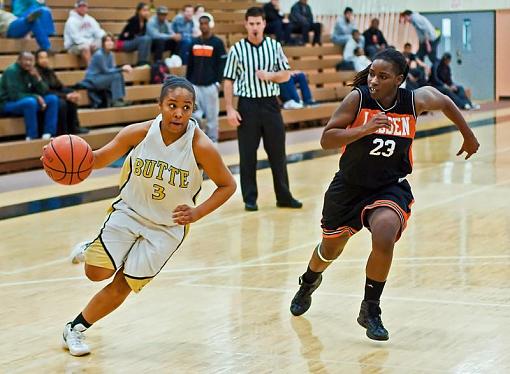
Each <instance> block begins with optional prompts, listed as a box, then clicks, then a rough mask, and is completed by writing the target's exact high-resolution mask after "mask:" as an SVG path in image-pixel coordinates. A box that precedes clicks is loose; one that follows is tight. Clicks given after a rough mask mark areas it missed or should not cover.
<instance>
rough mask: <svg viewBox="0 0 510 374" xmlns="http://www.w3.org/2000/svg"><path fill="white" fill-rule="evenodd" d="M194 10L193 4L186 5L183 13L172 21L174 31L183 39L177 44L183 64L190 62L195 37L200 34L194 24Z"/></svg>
mask: <svg viewBox="0 0 510 374" xmlns="http://www.w3.org/2000/svg"><path fill="white" fill-rule="evenodd" d="M194 11H195V10H194V9H193V6H192V5H185V6H184V7H183V8H182V13H180V14H178V15H176V16H175V17H174V19H173V21H172V28H173V30H174V32H175V33H177V34H180V35H181V40H180V41H179V43H178V44H177V53H178V54H179V56H180V58H181V59H182V63H183V65H187V64H188V58H189V54H190V48H191V43H192V42H193V37H196V36H198V31H197V30H196V29H195V28H194V25H193V13H194Z"/></svg>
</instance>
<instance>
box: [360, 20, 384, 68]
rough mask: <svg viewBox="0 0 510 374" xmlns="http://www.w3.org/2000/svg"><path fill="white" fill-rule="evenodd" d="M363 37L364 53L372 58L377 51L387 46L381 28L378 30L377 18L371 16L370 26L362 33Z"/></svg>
mask: <svg viewBox="0 0 510 374" xmlns="http://www.w3.org/2000/svg"><path fill="white" fill-rule="evenodd" d="M363 37H364V38H365V54H366V55H367V57H368V58H369V59H370V60H372V59H373V58H374V56H375V55H376V54H377V52H379V51H382V50H383V49H385V48H386V47H387V46H388V42H386V39H385V38H384V35H383V33H382V31H381V30H379V19H377V18H373V19H372V21H370V27H369V28H368V29H366V30H365V32H364V33H363Z"/></svg>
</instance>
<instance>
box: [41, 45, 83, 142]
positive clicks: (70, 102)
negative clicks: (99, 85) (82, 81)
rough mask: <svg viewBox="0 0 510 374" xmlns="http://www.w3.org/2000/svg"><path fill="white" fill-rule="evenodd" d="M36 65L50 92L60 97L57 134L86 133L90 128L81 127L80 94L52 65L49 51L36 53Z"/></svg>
mask: <svg viewBox="0 0 510 374" xmlns="http://www.w3.org/2000/svg"><path fill="white" fill-rule="evenodd" d="M35 67H36V69H37V71H38V72H39V75H40V76H41V78H42V80H43V81H44V83H46V85H47V86H48V89H49V93H52V94H55V95H57V96H58V98H59V102H58V127H57V135H61V134H69V133H70V134H86V133H88V130H87V129H86V128H82V127H80V122H79V119H78V100H79V99H80V95H79V94H78V92H76V91H74V90H73V89H71V88H67V87H65V86H64V85H63V84H62V82H61V81H60V80H59V79H58V77H57V75H56V74H55V71H53V69H52V68H51V67H50V60H49V58H48V52H46V51H44V50H42V49H40V50H38V51H37V52H36V53H35Z"/></svg>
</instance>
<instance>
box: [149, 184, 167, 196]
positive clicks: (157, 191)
mask: <svg viewBox="0 0 510 374" xmlns="http://www.w3.org/2000/svg"><path fill="white" fill-rule="evenodd" d="M152 187H154V192H153V193H152V198H153V199H154V200H163V199H164V198H165V196H166V194H165V187H163V186H160V185H159V184H153V185H152Z"/></svg>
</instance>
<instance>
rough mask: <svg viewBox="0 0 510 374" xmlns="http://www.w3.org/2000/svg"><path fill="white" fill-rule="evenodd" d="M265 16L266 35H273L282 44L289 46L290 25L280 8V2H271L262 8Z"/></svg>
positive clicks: (277, 0) (272, 0)
mask: <svg viewBox="0 0 510 374" xmlns="http://www.w3.org/2000/svg"><path fill="white" fill-rule="evenodd" d="M263 9H264V14H265V15H266V29H265V30H264V32H265V33H266V34H274V35H275V37H276V40H278V41H279V42H280V43H282V44H290V41H291V38H290V32H291V30H290V27H291V25H290V23H289V21H288V20H287V19H286V18H285V13H283V11H282V10H281V8H280V0H271V1H270V2H268V3H266V4H264V6H263Z"/></svg>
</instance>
